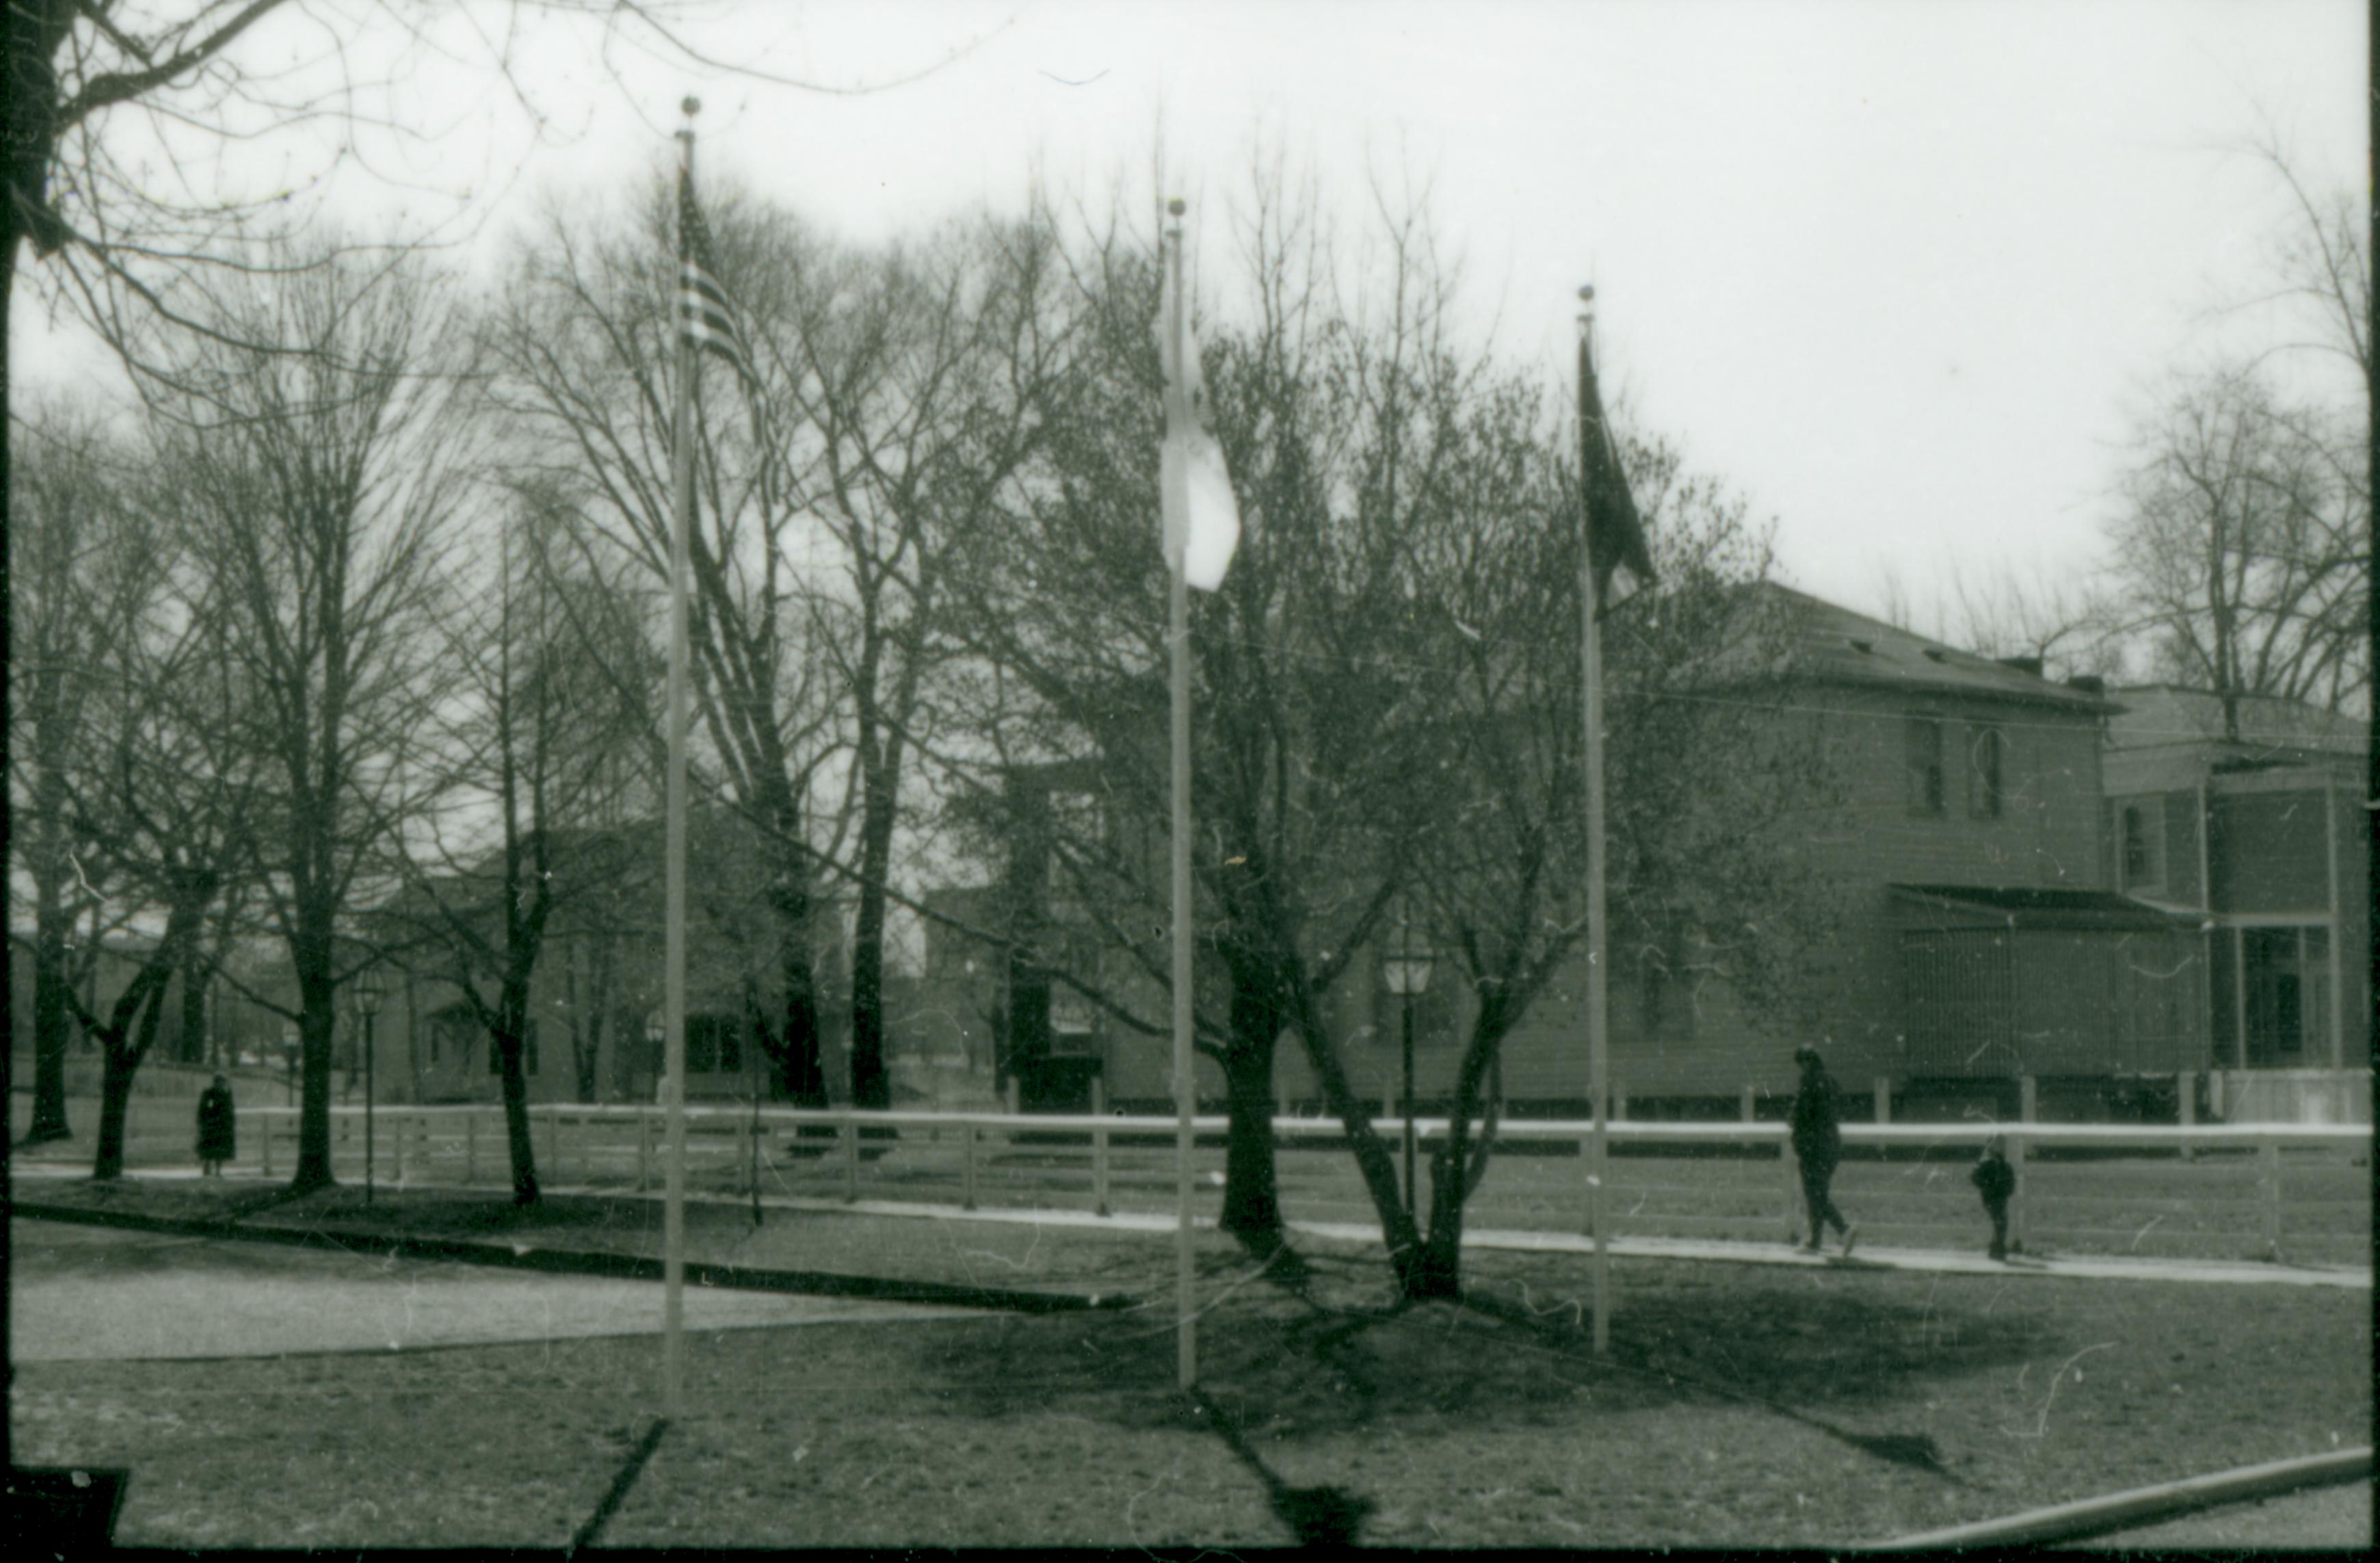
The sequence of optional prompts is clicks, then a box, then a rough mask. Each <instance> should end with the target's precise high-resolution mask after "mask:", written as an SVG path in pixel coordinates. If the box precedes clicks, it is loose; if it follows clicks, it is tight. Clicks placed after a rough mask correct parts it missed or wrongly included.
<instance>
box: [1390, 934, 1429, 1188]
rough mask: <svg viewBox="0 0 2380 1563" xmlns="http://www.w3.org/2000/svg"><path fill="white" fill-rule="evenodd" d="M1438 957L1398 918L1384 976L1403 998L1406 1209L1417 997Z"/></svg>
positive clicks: (1411, 1161)
mask: <svg viewBox="0 0 2380 1563" xmlns="http://www.w3.org/2000/svg"><path fill="white" fill-rule="evenodd" d="M1435 959H1437V957H1435V956H1434V955H1432V954H1431V953H1430V952H1429V950H1428V949H1427V947H1425V946H1420V945H1417V944H1415V942H1414V930H1413V924H1412V923H1411V922H1409V921H1407V920H1406V919H1405V918H1403V917H1402V916H1400V917H1399V918H1398V919H1397V935H1396V942H1395V943H1394V944H1392V945H1391V946H1389V948H1388V950H1387V951H1386V952H1385V953H1383V954H1382V956H1381V957H1380V976H1381V978H1382V979H1383V980H1384V981H1385V982H1387V983H1388V985H1389V991H1390V993H1392V994H1394V995H1397V997H1398V998H1400V999H1402V1000H1403V1007H1404V1033H1405V1209H1407V1210H1409V1211H1410V1210H1412V1209H1414V1041H1413V1016H1414V1000H1415V999H1416V998H1418V997H1420V996H1421V995H1423V994H1426V993H1427V992H1428V991H1429V969H1430V964H1431V962H1432V961H1434V960H1435Z"/></svg>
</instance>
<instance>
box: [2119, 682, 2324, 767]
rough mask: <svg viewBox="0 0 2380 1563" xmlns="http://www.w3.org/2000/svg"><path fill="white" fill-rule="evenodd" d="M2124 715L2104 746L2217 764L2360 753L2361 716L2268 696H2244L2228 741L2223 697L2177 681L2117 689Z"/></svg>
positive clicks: (2298, 760)
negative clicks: (2198, 754) (2200, 752)
mask: <svg viewBox="0 0 2380 1563" xmlns="http://www.w3.org/2000/svg"><path fill="white" fill-rule="evenodd" d="M2117 694H2118V697H2119V700H2120V701H2121V702H2122V714H2120V715H2118V716H2117V717H2115V718H2114V719H2113V720H2112V721H2110V722H2109V723H2108V724H2107V747H2108V748H2110V749H2119V750H2137V749H2155V748H2161V747H2168V746H2170V747H2176V748H2201V749H2206V750H2210V751H2221V752H2220V753H2212V752H2210V753H2209V754H2208V755H2207V756H2206V758H2208V759H2209V760H2211V761H2215V762H2216V763H2222V762H2226V761H2229V762H2234V763H2237V762H2245V763H2251V764H2277V765H2289V764H2302V763H2305V762H2306V761H2308V760H2311V759H2313V758H2315V757H2317V756H2327V755H2359V756H2360V755H2362V753H2363V752H2364V745H2365V742H2366V734H2367V727H2366V724H2365V723H2364V721H2363V719H2362V718H2361V717H2357V716H2350V715H2346V714H2342V713H2339V712H2336V711H2325V710H2323V709H2322V708H2321V707H2320V706H2316V705H2308V704H2307V703H2305V702H2303V701H2294V700H2282V699H2279V698H2277V697H2275V696H2271V695H2242V696H2240V701H2239V706H2240V736H2239V738H2237V739H2227V738H2225V737H2224V736H2223V697H2222V696H2220V695H2218V694H2216V693H2215V692H2214V691H2212V690H2190V689H2183V688H2181V687H2180V686H2179V685H2174V684H2143V685H2141V686H2138V687H2136V688H2126V689H2123V690H2118V691H2117Z"/></svg>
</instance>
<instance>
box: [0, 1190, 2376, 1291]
mask: <svg viewBox="0 0 2380 1563" xmlns="http://www.w3.org/2000/svg"><path fill="white" fill-rule="evenodd" d="M84 1176H85V1175H84V1174H83V1173H82V1172H81V1170H80V1169H79V1168H68V1167H66V1166H57V1167H55V1168H53V1167H49V1166H41V1165H39V1164H36V1165H33V1166H21V1167H19V1168H18V1169H17V1170H16V1173H15V1177H16V1180H17V1181H18V1183H19V1184H20V1185H25V1184H34V1185H37V1184H39V1183H40V1182H42V1181H44V1180H50V1179H55V1180H58V1181H74V1180H77V1179H79V1178H82V1177H84ZM139 1176H140V1178H142V1179H144V1180H148V1179H155V1180H160V1181H164V1180H173V1179H178V1178H188V1179H191V1180H195V1179H196V1178H197V1177H198V1174H197V1173H196V1172H195V1171H181V1170H159V1171H142V1172H141V1173H140V1175H139ZM234 1176H236V1177H237V1176H239V1174H238V1173H237V1172H235V1174H234ZM241 1180H242V1181H249V1180H253V1181H256V1182H260V1183H261V1182H264V1181H266V1180H265V1179H263V1178H261V1177H260V1176H259V1175H257V1174H256V1173H255V1172H254V1171H252V1170H250V1171H249V1172H247V1173H246V1175H245V1177H243V1178H241ZM438 1187H439V1188H440V1189H442V1190H445V1191H453V1192H463V1191H464V1190H463V1189H461V1188H460V1187H454V1186H448V1185H443V1184H442V1185H439V1186H438ZM479 1191H480V1192H482V1193H491V1192H496V1191H498V1189H497V1186H495V1185H488V1186H485V1187H483V1188H481V1189H480V1190H479ZM546 1191H547V1192H548V1193H551V1194H555V1195H576V1196H582V1197H588V1198H601V1199H613V1200H643V1201H646V1202H649V1203H656V1204H658V1203H660V1202H661V1201H662V1194H661V1193H660V1192H659V1191H644V1192H638V1191H635V1190H633V1189H622V1188H619V1187H616V1186H613V1185H601V1186H597V1185H586V1186H580V1185H575V1184H548V1185H547V1186H546ZM689 1203H705V1204H712V1205H735V1206H739V1207H741V1206H744V1205H747V1204H748V1203H749V1196H747V1195H733V1196H721V1195H716V1194H707V1195H703V1196H701V1197H700V1198H699V1199H698V1200H690V1201H689ZM760 1204H761V1206H762V1207H763V1208H764V1209H768V1210H785V1211H812V1212H818V1213H820V1214H827V1215H832V1214H836V1213H842V1214H846V1215H880V1216H894V1217H901V1218H905V1219H909V1220H926V1221H943V1222H960V1223H969V1222H973V1223H986V1224H990V1225H995V1226H1010V1227H1073V1228H1077V1229H1080V1230H1084V1231H1098V1232H1111V1233H1136V1234H1141V1235H1145V1236H1149V1237H1164V1236H1168V1235H1170V1234H1172V1231H1173V1228H1174V1220H1173V1217H1172V1216H1170V1215H1150V1214H1147V1213H1145V1212H1136V1211H1119V1212H1116V1213H1114V1214H1112V1215H1096V1214H1094V1213H1092V1212H1090V1211H1087V1210H1081V1209H1065V1208H1061V1209H1043V1210H1020V1209H1014V1208H1002V1207H995V1206H983V1205H979V1206H977V1207H976V1208H975V1209H972V1210H969V1209H967V1208H965V1206H962V1205H955V1204H939V1203H911V1202H906V1201H896V1200H868V1199H862V1200H856V1201H848V1202H846V1201H844V1200H836V1199H817V1198H811V1197H807V1196H795V1195H772V1194H763V1195H762V1196H761V1197H760ZM1193 1224H1194V1225H1195V1226H1196V1227H1200V1228H1203V1229H1212V1227H1214V1221H1213V1219H1212V1218H1211V1217H1208V1216H1203V1215H1201V1216H1194V1217H1193ZM1289 1227H1290V1229H1291V1230H1292V1231H1293V1232H1299V1233H1303V1234H1305V1235H1306V1236H1308V1237H1314V1238H1322V1239H1330V1240H1332V1241H1338V1242H1353V1243H1378V1241H1379V1240H1380V1231H1379V1228H1378V1227H1376V1226H1371V1225H1368V1224H1366V1223H1363V1222H1340V1221H1297V1220H1293V1221H1291V1222H1290V1223H1289ZM1463 1246H1464V1247H1465V1248H1475V1249H1500V1250H1507V1251H1513V1252H1536V1253H1567V1254H1591V1253H1593V1252H1595V1240H1594V1239H1591V1238H1588V1237H1585V1236H1584V1235H1582V1234H1579V1233H1575V1232H1549V1231H1527V1230H1515V1229H1509V1228H1505V1229H1499V1228H1494V1227H1473V1228H1470V1229H1467V1230H1466V1231H1465V1232H1464V1233H1463ZM1611 1252H1612V1253H1613V1255H1614V1256H1616V1257H1619V1258H1622V1259H1664V1260H1673V1261H1686V1262H1694V1261H1699V1262H1702V1263H1705V1264H1771V1265H1779V1264H1781V1265H1793V1266H1802V1267H1804V1268H1810V1269H1837V1270H1844V1271H1853V1272H1855V1271H1862V1270H1900V1271H1913V1272H1923V1273H1927V1274H1936V1275H1957V1276H2000V1277H2004V1278H2010V1279H2021V1278H2030V1277H2037V1276H2048V1277H2053V1278H2060V1279H2068V1280H2118V1281H2182V1282H2190V1283H2195V1284H2204V1285H2216V1286H2297V1287H2333V1288H2341V1289H2345V1290H2361V1291H2369V1290H2371V1289H2372V1268H2371V1266H2370V1265H2313V1264H2287V1263H2278V1264H2265V1263H2258V1262H2255V1261H2250V1260H2221V1259H2172V1258H2162V1257H2160V1258H2140V1257H2133V1256H2130V1255H2123V1254H2062V1253H2060V1254H2046V1255H2039V1256H2026V1257H2022V1258H2020V1259H2017V1260H2013V1261H2010V1262H2008V1263H2001V1262H1999V1261H1997V1260H1992V1259H1987V1258H1985V1256H1984V1255H1982V1254H1980V1253H1973V1252H1958V1251H1954V1250H1947V1249H1917V1248H1897V1247H1887V1246H1881V1245H1876V1246H1871V1245H1867V1244H1862V1245H1861V1246H1860V1247H1859V1248H1858V1250H1857V1251H1856V1252H1855V1254H1854V1256H1853V1257H1852V1259H1850V1260H1843V1259H1840V1258H1836V1257H1834V1255H1833V1254H1832V1253H1831V1252H1828V1253H1823V1254H1813V1253H1805V1252H1802V1251H1801V1250H1800V1249H1798V1248H1795V1247H1793V1246H1792V1245H1791V1244H1788V1243H1782V1242H1774V1243H1764V1242H1748V1241H1725V1240H1719V1239H1696V1238H1655V1237H1626V1236H1623V1237H1619V1238H1615V1239H1612V1243H1611Z"/></svg>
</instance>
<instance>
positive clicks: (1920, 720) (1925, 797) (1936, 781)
mask: <svg viewBox="0 0 2380 1563" xmlns="http://www.w3.org/2000/svg"><path fill="white" fill-rule="evenodd" d="M1903 743H1904V744H1905V746H1906V751H1907V761H1906V764H1907V767H1908V775H1909V812H1911V813H1913V814H1924V815H1928V816H1933V815H1938V814H1940V813H1941V812H1942V724H1941V723H1939V722H1935V721H1930V720H1928V719H1927V718H1925V717H1923V716H1913V717H1911V718H1910V719H1909V724H1908V727H1907V728H1906V729H1905V737H1904V739H1903Z"/></svg>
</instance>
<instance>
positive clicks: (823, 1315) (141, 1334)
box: [8, 1221, 977, 1362]
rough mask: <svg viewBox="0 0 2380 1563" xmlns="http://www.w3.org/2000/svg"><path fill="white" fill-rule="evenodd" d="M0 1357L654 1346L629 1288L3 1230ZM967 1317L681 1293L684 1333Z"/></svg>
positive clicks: (651, 1320)
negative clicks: (3, 1347)
mask: <svg viewBox="0 0 2380 1563" xmlns="http://www.w3.org/2000/svg"><path fill="white" fill-rule="evenodd" d="M9 1248H10V1276H9V1288H8V1325H9V1356H10V1358H11V1360H12V1361H15V1362H78V1361H117V1362H121V1361H125V1360H128V1359H143V1358H147V1359H162V1358H206V1357H280V1356H289V1355H294V1354H302V1353H310V1352H362V1351H371V1352H387V1351H408V1350H421V1349H428V1348H432V1347H442V1346H467V1345H485V1344H492V1343H499V1342H519V1341H538V1340H560V1339H568V1338H577V1337H589V1336H619V1335H650V1334H658V1333H659V1332H660V1330H661V1328H662V1288H659V1287H657V1286H653V1285H650V1284H648V1283H644V1282H638V1281H612V1280H599V1279H590V1278H581V1277H577V1276H539V1275H530V1274H524V1273H520V1272H515V1271H504V1270H489V1269H482V1268H480V1267H477V1266H474V1265H468V1264H436V1263H428V1262H423V1261H418V1260H400V1259H372V1258H369V1257H364V1256H360V1255H352V1254H340V1253H333V1252H318V1251H313V1250H299V1249H292V1248H289V1247H286V1246H284V1245H279V1244H272V1243H250V1242H238V1241H233V1240H226V1239H213V1238H167V1237H157V1236H153V1235H149V1234H143V1233H130V1232H115V1231H106V1230H101V1229H94V1228H90V1227H70V1226H65V1225H61V1224H57V1223H52V1222H34V1221H14V1222H11V1223H10V1224H9ZM973 1316H977V1315H976V1314H975V1313H974V1312H973V1311H972V1310H968V1309H963V1308H945V1307H928V1306H923V1305H920V1304H916V1303H892V1302H873V1301H860V1300H850V1299H843V1298H817V1297H787V1296H778V1295H770V1294H764V1293H758V1292H730V1291H721V1290H712V1289H708V1288H699V1287H689V1288H686V1328H687V1329H689V1330H697V1331H719V1330H729V1329H755V1328H766V1327H773V1326H782V1325H807V1324H833V1323H851V1322H855V1321H861V1320H866V1321H874V1322H887V1323H890V1322H898V1321H918V1320H927V1319H938V1318H960V1317H973Z"/></svg>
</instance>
